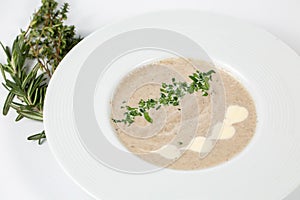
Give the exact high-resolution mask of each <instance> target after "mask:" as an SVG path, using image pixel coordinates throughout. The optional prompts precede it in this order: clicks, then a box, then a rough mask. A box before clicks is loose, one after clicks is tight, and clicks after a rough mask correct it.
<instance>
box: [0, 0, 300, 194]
mask: <svg viewBox="0 0 300 200" xmlns="http://www.w3.org/2000/svg"><path fill="white" fill-rule="evenodd" d="M59 2H63V1H61V0H59ZM68 2H69V3H70V5H71V10H70V14H69V20H68V21H69V23H71V24H74V25H76V27H77V30H78V33H79V34H81V35H82V36H86V35H88V34H89V33H91V32H92V31H94V30H96V29H97V28H99V27H102V26H103V25H105V24H107V23H110V22H112V21H115V20H120V19H122V18H126V17H129V16H133V15H136V14H140V13H144V12H147V11H155V10H162V9H177V8H192V9H199V10H206V11H211V12H215V13H222V14H226V15H230V16H234V17H237V18H240V19H243V20H245V21H246V22H250V23H252V24H255V25H258V26H260V27H262V28H264V29H266V30H267V31H269V32H271V33H272V34H274V35H275V36H277V37H278V38H280V39H281V40H283V41H284V42H285V43H287V44H288V45H289V46H290V47H292V48H293V49H294V50H295V51H296V52H297V53H298V54H300V1H299V0H247V1H244V0H185V1H183V0H119V1H117V0H109V1H104V0H69V1H68ZM39 5H40V1H39V0H0V8H1V9H0V27H1V29H0V41H2V42H3V43H4V44H8V45H9V46H10V45H11V43H12V41H13V39H14V37H15V36H16V35H17V34H18V32H19V28H22V27H23V28H24V27H26V26H27V24H28V21H29V17H30V16H31V14H32V11H33V10H34V9H37V8H38V6H39ZM0 62H1V63H3V62H4V54H3V52H2V51H1V52H0ZM299 67H300V66H299ZM2 80H3V79H2V77H1V78H0V81H1V82H2ZM5 95H6V91H5V89H4V88H3V87H0V105H1V112H2V105H3V103H4V101H5ZM15 116H16V115H15V113H14V112H10V113H9V115H8V116H6V117H4V116H2V115H0V137H1V139H0V160H1V162H0V199H3V200H20V199H22V200H27V199H28V200H91V199H92V198H91V197H89V196H88V195H87V194H86V193H85V192H84V191H83V190H82V189H81V188H80V187H79V186H77V185H76V184H75V183H73V182H72V180H71V179H70V178H69V177H68V176H67V175H66V174H64V172H63V171H62V169H61V168H60V166H59V165H58V164H57V162H56V161H55V159H54V157H53V156H52V154H51V152H50V150H49V147H48V145H47V142H46V143H45V144H44V145H42V146H38V145H37V144H36V143H33V142H28V141H26V137H27V136H28V135H30V134H32V133H36V132H38V131H40V130H42V129H43V125H42V123H38V122H33V121H30V120H22V121H21V122H18V123H15V122H14V118H15ZM299 162H300V161H299ZM299 173H300V172H299ZM266 187H267V186H266ZM99 189H101V188H99ZM298 199H300V188H299V189H297V190H295V191H294V192H293V193H291V194H290V195H289V196H288V197H287V198H286V199H285V200H298Z"/></svg>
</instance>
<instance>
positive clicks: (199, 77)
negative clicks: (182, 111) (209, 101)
mask: <svg viewBox="0 0 300 200" xmlns="http://www.w3.org/2000/svg"><path fill="white" fill-rule="evenodd" d="M213 73H215V71H214V70H210V71H208V72H200V71H198V70H197V71H196V72H195V73H193V74H192V75H190V76H189V78H190V79H191V80H192V83H190V84H188V83H187V82H180V81H176V79H175V78H172V83H170V84H167V83H162V84H161V88H160V92H161V93H160V97H159V98H158V99H147V100H144V99H141V100H140V101H139V103H138V107H130V106H125V107H124V106H121V108H125V109H126V111H125V112H124V118H123V119H112V121H113V122H114V123H124V124H128V125H131V124H132V123H133V122H134V120H135V117H137V116H143V117H144V118H145V120H147V121H148V122H149V123H152V122H153V119H152V118H151V117H150V116H149V110H150V109H153V108H156V110H158V109H160V108H161V106H178V105H179V104H180V99H182V97H184V96H185V95H187V94H193V93H195V92H198V91H201V92H202V95H203V96H207V95H208V91H209V88H210V84H209V81H211V80H212V74H213Z"/></svg>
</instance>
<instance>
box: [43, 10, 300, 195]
mask: <svg viewBox="0 0 300 200" xmlns="http://www.w3.org/2000/svg"><path fill="white" fill-rule="evenodd" d="M143 28H156V29H164V30H170V31H175V32H177V33H180V34H182V35H184V36H187V37H188V38H190V39H192V40H193V41H195V42H196V43H197V44H198V45H200V46H201V47H202V48H203V49H204V50H205V52H206V53H207V55H209V57H210V58H212V59H213V61H216V62H218V63H220V64H221V65H222V66H224V67H225V68H227V69H228V70H230V71H232V72H233V73H234V74H235V75H236V76H237V77H239V78H240V80H241V81H242V82H243V84H244V85H245V86H246V87H247V88H248V89H249V90H250V92H251V94H252V95H253V97H254V100H255V104H256V107H257V114H258V120H259V121H258V127H257V130H256V134H255V137H254V139H253V140H252V141H251V144H250V145H249V146H248V147H247V148H246V149H245V150H244V151H243V152H242V153H241V154H240V155H238V156H237V157H236V158H234V159H233V160H231V161H230V162H228V163H226V164H223V165H219V166H217V167H213V168H210V169H206V170H199V171H190V172H183V171H174V170H168V169H164V170H160V171H157V172H155V173H149V174H135V175H133V174H130V173H123V172H120V171H119V170H118V169H117V170H115V169H112V166H111V164H108V165H106V163H103V162H101V161H100V160H99V157H101V156H103V155H105V156H107V155H108V156H109V155H113V153H114V152H110V151H105V149H106V146H101V145H102V144H103V145H107V144H106V143H103V141H102V140H101V141H100V140H97V139H96V138H94V137H99V138H102V139H103V138H104V139H108V141H110V142H111V143H113V144H114V145H117V146H118V145H119V144H117V141H116V140H114V139H113V138H112V137H110V138H109V136H107V134H102V133H101V128H99V125H100V126H104V127H106V128H107V126H109V124H108V123H106V124H105V123H104V124H101V122H99V123H100V124H99V125H97V126H95V127H96V128H97V130H95V128H94V127H92V128H91V127H90V126H86V127H85V130H86V131H85V130H82V127H84V125H85V124H86V125H87V124H90V122H91V121H93V122H97V121H98V120H97V119H98V114H97V113H98V112H99V110H98V111H97V104H95V102H94V100H95V97H97V96H99V93H97V91H99V90H97V88H99V87H98V85H97V83H98V82H99V81H100V82H101V79H100V80H98V82H97V81H96V82H95V81H94V79H95V77H94V76H92V75H91V79H87V80H86V81H87V83H88V84H87V86H88V87H87V90H88V91H89V93H86V92H85V91H83V92H82V94H87V95H88V96H89V98H88V96H87V97H86V96H83V97H86V99H84V98H82V100H81V106H82V107H83V108H85V107H86V108H87V109H88V110H91V109H96V110H94V112H95V113H92V114H89V113H88V112H86V114H87V115H84V116H83V117H81V116H78V114H77V113H76V112H77V111H76V110H78V107H79V104H78V103H79V100H80V98H81V97H80V94H81V92H79V90H77V89H78V88H80V87H81V86H82V80H84V77H83V74H84V73H79V71H81V72H84V71H85V70H86V69H87V68H88V67H89V65H90V64H91V62H93V63H94V64H95V68H94V70H95V71H99V73H100V72H103V71H107V70H108V69H109V68H108V69H107V68H106V67H107V66H98V65H97V64H98V61H97V60H95V54H96V53H95V52H98V53H99V52H101V48H103V44H105V45H107V46H108V47H112V46H110V43H109V42H110V41H111V39H112V38H113V37H115V36H118V35H119V34H121V33H126V32H128V31H133V30H139V29H143ZM147 39H148V38H145V40H147ZM114 45H115V44H114ZM113 47H114V48H115V49H116V51H120V52H121V53H124V51H126V50H127V49H125V50H124V51H123V52H122V51H121V50H120V49H121V48H123V46H122V44H120V46H118V45H115V46H113ZM99 49H100V50H99ZM153 55H157V54H153ZM161 55H162V54H159V56H161ZM98 56H99V57H98V59H99V63H100V62H102V61H103V60H105V59H108V58H109V57H108V56H107V55H106V52H104V53H102V54H100V55H98ZM159 56H158V57H159ZM153 57H155V56H153ZM153 57H152V58H153ZM129 60H130V59H129ZM109 61H112V60H109ZM131 61H132V60H131ZM299 66H300V58H299V56H298V55H297V54H296V53H295V52H294V51H293V50H291V49H290V48H289V47H288V46H287V45H285V44H284V43H282V42H281V41H280V40H278V39H277V38H275V37H274V36H272V35H271V34H269V33H267V32H265V31H263V30H260V29H258V28H255V27H253V26H251V25H248V24H244V23H243V22H241V21H239V20H236V19H232V18H229V17H224V16H219V15H215V14H210V13H205V12H199V11H164V12H156V13H149V14H145V15H142V16H138V17H135V18H131V19H128V20H126V21H123V22H120V23H115V24H113V25H110V26H106V27H105V28H103V29H100V30H98V31H96V32H95V33H93V34H92V35H90V36H89V37H87V38H85V39H84V40H83V41H82V42H81V43H80V44H79V45H78V46H77V47H75V48H74V49H73V50H72V51H71V52H70V53H69V54H68V55H67V56H66V57H65V58H64V60H63V61H62V62H61V64H60V66H59V68H58V70H57V71H56V73H55V75H54V76H53V78H52V80H51V83H50V85H49V88H48V92H47V97H46V105H45V129H46V132H47V137H48V141H49V145H50V148H51V150H52V152H53V153H54V155H55V157H56V158H57V160H58V162H59V163H60V164H61V166H62V167H63V168H64V170H65V171H66V173H68V174H69V175H70V177H72V178H73V180H74V181H76V182H77V183H78V184H79V185H80V186H82V187H83V188H84V189H85V190H86V191H87V192H88V193H89V194H91V195H92V196H94V197H95V198H98V199H104V200H106V199H116V200H119V199H132V200H135V199H136V200H139V199H172V200H173V199H188V200H193V199H209V200H215V199H216V200H219V199H246V200H247V199H249V200H250V199H251V200H252V199H258V200H259V199H263V200H265V199H272V200H273V199H282V198H284V197H285V196H287V195H288V194H289V193H290V192H291V191H292V190H293V189H295V188H296V187H297V186H298V184H299V183H300V174H299V171H300V161H299V160H300V145H298V143H299V142H300V134H298V129H299V126H300V124H299V123H297V122H298V121H299V120H300V116H299V112H300V106H299V105H298V104H297V102H300V95H299V94H298V93H297V91H300V84H298V74H299V72H300V68H299ZM98 68H100V69H98ZM127 70H128V69H127ZM90 72H91V71H90ZM125 72H126V70H125V71H124V73H125ZM85 73H87V72H85ZM95 74H96V73H95ZM102 75H103V74H102ZM102 75H100V76H99V77H98V79H99V78H101V77H103V76H102ZM95 76H98V75H95ZM118 76H121V73H120V74H119V75H118ZM93 77H94V78H93ZM96 78H97V77H96ZM78 80H80V81H78ZM116 80H117V79H116ZM113 84H115V82H113ZM75 88H76V90H75ZM78 92H79V93H78ZM100 96H101V95H100ZM90 103H92V105H90ZM94 105H96V106H94ZM81 110H83V111H82V112H84V109H81ZM74 112H75V115H74ZM104 112H107V110H106V111H104ZM96 118H97V119H96ZM78 120H79V121H78ZM80 120H83V121H80ZM75 122H76V123H75ZM78 130H81V131H80V132H79V131H78ZM107 130H108V129H107ZM95 131H97V133H96V134H95ZM91 132H93V133H91ZM105 135H106V136H105ZM85 136H89V137H91V138H90V139H89V137H86V138H84V137H85ZM103 136H105V137H103ZM107 137H108V138H107ZM87 141H88V144H87ZM119 146H120V145H119ZM99 150H102V151H99ZM110 153H111V154H110ZM96 154H97V155H96ZM100 159H102V158H100ZM120 159H121V158H120ZM114 161H116V160H114ZM119 161H120V160H119ZM120 162H121V161H120ZM137 162H138V161H137ZM121 163H122V162H121ZM113 168H114V167H113Z"/></svg>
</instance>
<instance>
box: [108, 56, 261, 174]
mask: <svg viewBox="0 0 300 200" xmlns="http://www.w3.org/2000/svg"><path fill="white" fill-rule="evenodd" d="M193 62H194V63H195V62H196V63H197V64H198V66H199V68H200V70H201V65H209V64H207V63H204V62H201V61H193ZM195 70H196V69H195V67H194V66H193V65H191V64H189V62H187V61H186V60H184V59H180V58H172V59H165V60H161V61H159V62H156V63H152V64H149V65H145V66H143V67H140V68H138V69H135V70H133V71H132V72H131V73H129V74H128V75H127V76H125V77H124V78H123V79H122V80H121V81H120V83H119V85H118V86H117V88H116V90H115V92H114V95H113V98H112V101H111V109H112V118H120V117H122V116H123V114H124V109H122V108H121V107H122V105H123V104H124V102H126V105H129V106H132V107H135V106H137V104H138V102H139V100H140V99H148V98H158V97H159V96H160V86H161V85H160V84H159V83H162V82H168V81H170V80H169V79H168V78H167V77H170V76H173V75H172V73H174V76H175V75H176V74H177V75H178V74H179V75H180V76H181V77H183V79H184V80H185V81H187V82H189V81H190V79H189V78H188V76H189V75H191V74H192V73H193V72H195ZM154 72H155V73H154ZM216 73H218V75H219V76H220V77H221V79H222V80H223V85H224V91H225V92H224V95H225V98H224V99H225V102H224V105H225V109H224V120H223V122H221V123H220V124H219V125H220V127H221V128H220V129H219V132H220V133H219V137H218V139H217V143H216V145H215V146H214V148H213V149H212V150H211V151H209V153H208V154H207V156H205V157H201V156H200V153H201V151H204V145H203V144H204V143H205V141H206V140H207V138H206V133H207V131H208V129H209V128H210V126H212V124H211V116H212V103H211V99H210V95H211V94H212V92H213V88H211V91H210V94H209V95H208V96H206V97H204V96H202V95H201V92H198V93H196V94H193V95H194V96H193V98H194V99H195V101H194V102H188V99H189V98H191V97H189V96H187V97H185V100H183V101H186V102H185V105H187V106H186V108H185V109H186V110H188V111H190V113H193V112H194V113H195V112H196V115H197V118H193V120H194V121H193V122H192V123H191V121H189V120H182V119H183V117H182V109H181V105H179V106H163V107H162V108H161V109H159V110H155V109H153V110H151V112H150V115H151V116H152V118H153V123H152V124H150V123H149V122H147V121H146V120H145V119H144V118H143V117H137V118H136V120H135V122H134V123H133V124H132V125H130V126H128V125H124V124H122V123H114V122H112V127H113V129H114V131H115V133H116V136H117V137H118V139H119V140H120V141H121V143H122V144H123V145H124V146H125V147H126V148H127V149H128V150H129V151H130V152H132V153H134V154H136V155H137V156H139V157H140V158H141V159H144V160H146V161H148V162H150V163H152V164H154V165H157V166H163V165H165V166H163V167H167V168H172V169H178V170H195V169H203V168H208V167H212V166H216V165H218V164H221V163H224V162H228V161H229V160H230V159H232V158H233V157H234V156H236V155H237V154H238V153H240V152H241V151H242V150H243V149H244V148H245V147H246V146H247V145H248V144H249V142H250V140H251V139H252V137H253V135H254V133H255V128H256V110H255V105H254V101H253V99H252V98H251V95H250V94H249V93H248V91H247V90H246V89H245V87H243V85H242V84H241V83H240V82H239V81H238V80H236V79H235V78H234V77H233V76H232V75H230V73H228V72H226V71H225V70H222V69H219V70H217V72H216ZM151 74H156V75H155V76H153V78H149V80H147V78H145V77H149V75H151ZM157 74H158V75H157ZM170 74H171V75H170ZM150 77H151V76H150ZM213 77H214V75H213ZM212 81H214V78H213V80H212ZM196 107H197V108H198V109H195V108H196ZM189 109H190V110H189ZM195 110H196V111H195ZM187 123H191V124H190V125H189V124H187ZM215 126H217V125H215ZM182 127H184V130H185V131H186V132H187V133H189V132H190V131H193V133H194V134H193V138H185V137H184V135H180V136H179V139H178V135H177V134H178V131H179V129H180V128H182ZM192 127H196V128H194V129H193V128H192ZM187 137H190V136H187ZM174 138H176V141H177V142H176V144H175V145H170V143H171V142H172V141H173V140H174ZM183 147H185V148H183ZM166 163H167V164H166Z"/></svg>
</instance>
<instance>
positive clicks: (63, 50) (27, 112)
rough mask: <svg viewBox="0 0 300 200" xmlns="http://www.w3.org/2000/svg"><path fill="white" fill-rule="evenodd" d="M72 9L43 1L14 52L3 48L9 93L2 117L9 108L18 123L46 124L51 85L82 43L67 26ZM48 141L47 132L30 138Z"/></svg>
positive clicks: (48, 0)
mask: <svg viewBox="0 0 300 200" xmlns="http://www.w3.org/2000/svg"><path fill="white" fill-rule="evenodd" d="M68 8H69V5H68V4H67V3H65V4H63V6H62V7H61V8H58V3H57V2H56V1H55V0H42V5H41V7H40V8H39V9H38V11H37V12H35V13H34V14H33V17H32V19H31V22H30V24H29V26H28V27H27V29H26V30H25V31H23V30H21V33H20V34H19V35H18V36H17V37H16V39H15V40H14V42H13V45H12V48H9V47H7V46H4V45H3V44H2V43H0V44H1V46H2V48H3V50H4V52H5V54H6V57H7V59H6V60H7V63H5V64H1V63H0V70H1V74H2V76H3V79H4V83H2V85H3V86H4V87H5V88H6V89H7V90H8V95H7V98H6V101H5V103H4V106H3V115H7V114H8V112H9V110H10V108H12V109H14V110H15V111H16V112H17V113H18V116H17V117H16V121H19V120H21V119H22V118H28V119H32V120H36V121H43V107H44V99H45V95H46V90H47V86H48V81H49V79H50V78H51V77H52V74H53V73H54V71H55V69H56V67H57V66H58V64H59V63H60V61H61V60H62V58H63V57H64V56H65V55H66V54H67V53H68V52H69V51H70V50H71V49H72V48H73V47H74V46H75V45H76V44H77V43H78V42H79V41H80V40H81V38H80V37H77V36H76V35H75V27H74V26H69V25H65V24H64V22H65V20H66V19H67V12H68ZM45 138H46V135H45V131H41V132H40V133H38V134H35V135H32V136H30V137H28V138H27V139H28V140H37V141H38V143H39V144H41V143H42V141H43V140H44V139H45Z"/></svg>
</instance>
